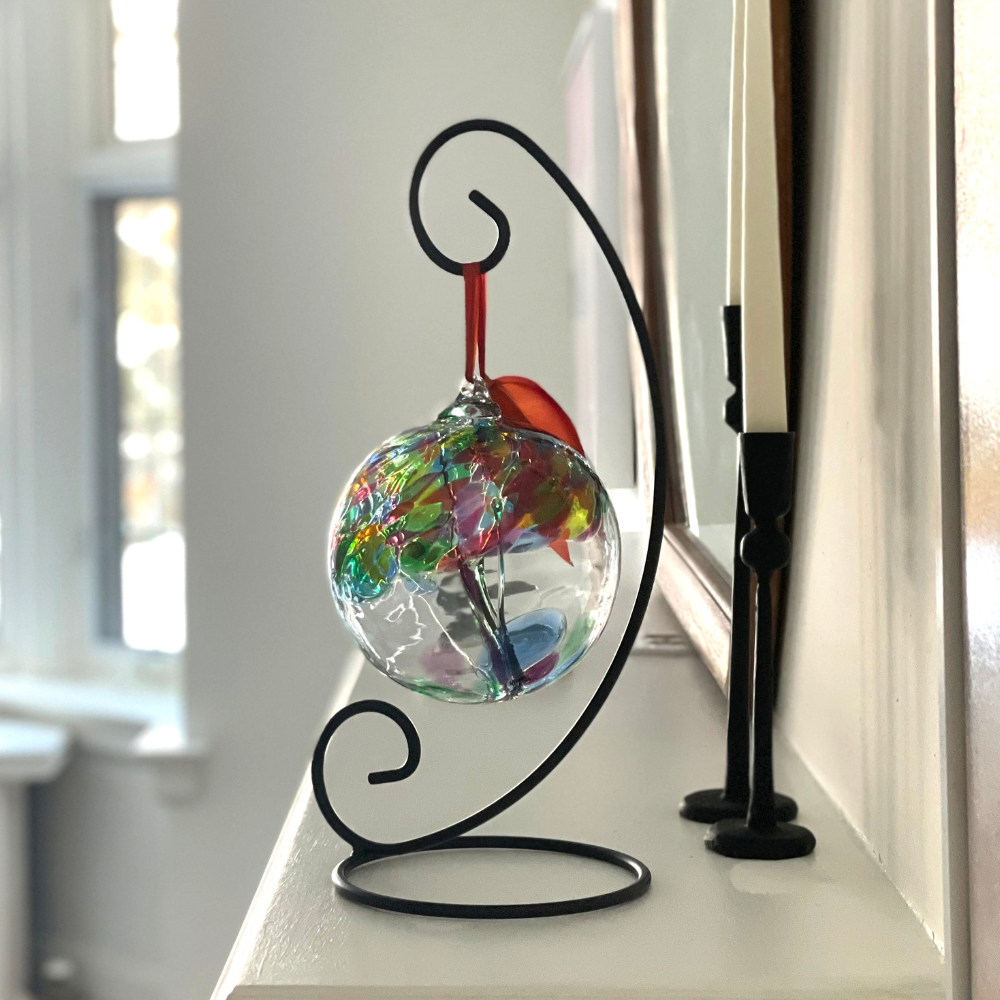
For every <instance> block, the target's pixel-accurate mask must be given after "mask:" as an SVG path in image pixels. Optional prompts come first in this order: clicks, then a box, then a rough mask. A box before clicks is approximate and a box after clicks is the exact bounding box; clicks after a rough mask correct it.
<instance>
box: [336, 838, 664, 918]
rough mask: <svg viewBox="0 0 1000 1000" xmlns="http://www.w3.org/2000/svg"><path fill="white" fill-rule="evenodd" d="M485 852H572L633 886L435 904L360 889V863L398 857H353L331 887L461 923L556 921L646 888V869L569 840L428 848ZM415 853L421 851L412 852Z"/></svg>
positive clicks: (364, 900)
mask: <svg viewBox="0 0 1000 1000" xmlns="http://www.w3.org/2000/svg"><path fill="white" fill-rule="evenodd" d="M469 848H472V849H480V850H482V849H487V850H496V849H499V850H507V851H548V852H549V853H551V854H572V855H575V856H576V857H580V858H590V859H592V860H593V861H603V862H604V863H605V864H609V865H613V866H614V867H615V868H621V869H623V870H624V871H627V872H628V873H629V874H630V875H632V876H633V878H634V879H635V881H634V882H632V883H630V884H629V885H626V886H624V887H623V888H621V889H615V890H614V891H613V892H602V893H600V894H598V895H596V896H582V897H580V898H579V899H558V900H554V901H552V902H548V903H438V902H431V901H430V900H423V899H402V898H400V897H398V896H386V895H383V894H382V893H378V892H371V891H370V890H368V889H362V888H361V887H360V886H357V885H355V884H354V883H353V882H351V880H350V875H351V872H353V871H356V870H357V869H358V868H360V867H362V865H368V864H373V863H374V862H376V861H380V860H384V859H385V858H387V857H401V856H402V855H398V854H390V855H384V854H383V855H364V854H352V855H351V856H350V857H349V858H346V859H345V860H344V861H342V862H341V863H340V864H339V865H338V866H337V867H336V868H335V869H334V872H333V884H334V886H335V887H336V890H337V893H338V895H341V896H343V897H344V898H345V899H350V900H352V901H353V902H355V903H361V904H363V905H364V906H372V907H375V908H376V909H379V910H393V911H395V912H397V913H412V914H415V915H416V916H422V917H459V918H462V919H465V920H511V919H514V918H518V917H559V916H565V915H566V914H569V913H586V912H587V911H588V910H603V909H605V908H607V907H609V906H619V905H620V904H622V903H628V902H631V901H632V900H633V899H638V898H639V897H640V896H642V895H643V894H644V893H645V892H646V890H647V889H649V883H650V874H649V869H648V868H647V867H646V866H645V865H644V864H643V863H642V862H641V861H637V860H636V859H635V858H633V857H630V856H629V855H628V854H622V853H621V851H613V850H611V849H610V848H607V847H596V846H595V845H593V844H578V843H576V842H575V841H572V840H551V839H549V838H548V837H501V836H496V837H470V836H466V837H458V838H456V839H455V840H450V841H447V842H446V843H443V844H438V845H437V846H436V847H431V848H428V850H432V851H454V850H460V849H469ZM410 853H414V854H418V853H421V852H419V851H414V852H410Z"/></svg>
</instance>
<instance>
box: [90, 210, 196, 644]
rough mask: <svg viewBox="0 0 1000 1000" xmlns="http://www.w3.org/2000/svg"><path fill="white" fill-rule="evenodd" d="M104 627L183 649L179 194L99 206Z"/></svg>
mask: <svg viewBox="0 0 1000 1000" xmlns="http://www.w3.org/2000/svg"><path fill="white" fill-rule="evenodd" d="M95 215H96V228H97V237H98V248H99V249H98V258H97V266H98V284H99V291H98V295H99V298H102V297H103V298H105V299H106V300H110V301H106V302H105V303H104V305H103V308H101V309H100V314H101V316H102V317H104V323H103V327H104V329H103V330H102V331H101V337H100V338H99V340H100V342H99V351H98V355H99V365H100V371H99V373H98V385H99V392H100V396H101V400H100V402H101V408H100V409H101V426H100V433H99V447H100V451H101V459H102V460H101V463H100V466H101V492H102V497H101V519H102V525H101V536H102V541H103V544H102V551H101V558H102V566H101V580H102V588H101V590H102V594H101V626H102V629H101V631H102V633H103V635H104V637H105V638H109V639H121V640H123V641H124V642H125V644H126V645H127V646H130V647H132V648H133V649H143V650H159V651H162V652H178V651H180V650H181V649H183V647H184V636H185V614H184V527H183V513H182V476H183V464H182V459H183V438H182V426H181V383H180V328H179V315H178V313H179V309H178V287H177V285H178V261H177V233H178V225H179V211H178V206H177V202H176V200H175V199H173V198H121V199H117V200H109V201H99V202H98V203H97V211H96V213H95Z"/></svg>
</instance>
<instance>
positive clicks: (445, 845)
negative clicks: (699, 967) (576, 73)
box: [312, 118, 667, 919]
mask: <svg viewBox="0 0 1000 1000" xmlns="http://www.w3.org/2000/svg"><path fill="white" fill-rule="evenodd" d="M467 132H493V133H496V134H498V135H502V136H505V137H506V138H508V139H511V140H513V141H514V142H516V143H517V144H518V145H519V146H520V147H521V148H522V149H524V150H525V151H526V152H527V153H528V154H529V155H530V156H531V157H532V158H533V159H534V160H535V161H536V162H537V163H538V164H539V165H540V166H541V167H542V169H543V170H545V171H546V173H547V174H548V175H549V176H550V177H551V178H552V179H553V180H554V181H555V182H556V184H557V185H558V186H559V188H560V189H561V190H562V192H563V193H564V194H565V195H566V196H567V197H568V198H569V200H570V201H571V202H572V203H573V206H574V208H576V210H577V211H578V212H579V213H580V215H581V217H582V218H583V220H584V222H586V224H587V226H588V228H589V229H590V231H591V233H592V234H593V235H594V238H595V239H596V241H597V244H598V246H599V247H600V248H601V251H602V252H603V254H604V256H605V258H606V259H607V261H608V265H609V266H610V267H611V270H612V272H613V274H614V276H615V279H616V281H617V282H618V287H619V289H620V291H621V293H622V296H623V297H624V299H625V304H626V306H627V307H628V311H629V316H630V317H631V319H632V325H633V327H634V328H635V333H636V337H637V338H638V341H639V348H640V351H641V353H642V360H643V366H644V369H645V374H646V380H647V382H648V385H649V394H650V402H651V410H652V423H653V437H654V445H655V460H654V471H653V495H652V519H651V524H650V533H649V543H648V545H647V548H646V559H645V563H644V565H643V571H642V577H641V578H640V581H639V589H638V593H637V595H636V599H635V604H634V606H633V608H632V614H631V615H630V617H629V620H628V623H627V625H626V626H625V630H624V633H623V635H622V639H621V641H620V643H619V646H618V650H617V651H616V653H615V655H614V657H613V658H612V661H611V664H610V666H609V667H608V669H607V672H606V673H605V675H604V678H603V679H602V681H601V683H600V685H599V686H598V688H597V690H596V691H595V692H594V695H593V696H592V697H591V700H590V702H589V703H588V704H587V706H586V708H584V710H583V712H582V713H581V714H580V717H579V718H578V719H577V720H576V722H575V723H574V724H573V726H572V727H571V728H570V730H569V732H568V733H566V735H565V736H564V737H563V738H562V740H560V742H559V744H558V745H557V746H556V747H555V749H554V750H553V751H552V752H551V753H550V754H549V755H548V756H547V757H546V758H545V759H544V760H543V761H542V762H541V763H540V764H539V765H538V767H536V768H535V770H534V771H532V772H531V773H530V774H529V775H528V776H527V777H526V778H524V779H523V780H522V781H520V782H519V783H518V784H517V785H515V786H514V787H513V788H512V789H510V791H508V792H506V793H505V794H504V795H501V796H500V797H499V798H498V799H496V800H495V801H493V802H491V803H490V804H489V805H487V806H485V807H484V808H482V809H480V810H478V811H477V812H475V813H473V814H472V815H470V816H467V817H466V818H465V819H463V820H460V821H458V822H457V823H452V824H451V825H450V826H446V827H443V828H442V829H440V830H436V831H434V832H433V833H428V834H424V835H423V836H420V837H413V838H411V839H409V840H401V841H395V842H382V841H377V840H371V839H369V838H368V837H365V836H363V835H362V834H360V833H358V832H357V831H356V830H353V829H351V827H349V826H348V825H347V824H346V823H345V822H344V821H343V819H341V817H340V816H339V815H338V814H337V812H336V810H335V809H334V808H333V805H332V803H331V801H330V797H329V795H328V793H327V788H326V781H325V778H324V774H323V768H324V764H325V761H326V753H327V748H328V747H329V744H330V741H331V740H332V739H333V735H334V733H335V732H336V731H337V730H338V729H339V728H340V727H341V726H342V725H343V724H344V723H345V722H347V721H348V720H349V719H351V718H353V717H354V716H356V715H361V714H371V713H374V714H378V715H383V716H385V717H386V718H388V719H390V720H391V721H392V722H394V723H395V724H396V725H397V726H398V727H399V729H400V730H401V731H402V733H403V736H404V737H405V738H406V745H407V757H406V761H405V763H404V764H403V765H402V766H400V767H398V768H394V769H391V770H385V771H373V772H371V773H370V774H369V775H368V781H369V783H370V784H373V785H375V784H384V783H387V782H394V781H402V780H404V779H406V778H408V777H409V776H410V775H412V774H413V773H414V772H415V771H416V769H417V767H418V766H419V763H420V737H419V735H418V734H417V730H416V727H415V726H414V725H413V723H412V722H411V721H410V719H409V717H408V716H407V715H406V713H405V712H403V711H402V710H401V709H399V708H397V707H396V706H395V705H391V704H389V703H388V702H385V701H380V700H377V699H368V700H365V701H359V702H356V703H354V704H352V705H348V706H347V707H346V708H343V709H341V710H340V711H339V712H337V713H336V714H335V715H334V716H333V718H331V719H330V721H329V722H328V723H327V725H326V727H325V728H324V729H323V733H322V735H321V736H320V738H319V742H318V743H317V744H316V749H315V752H314V754H313V760H312V784H313V791H314V793H315V796H316V803H317V805H318V806H319V809H320V812H321V813H322V815H323V818H324V819H325V820H326V821H327V823H328V824H329V825H330V826H331V827H332V828H333V830H334V831H335V832H336V833H337V834H338V835H339V836H340V837H341V838H342V839H343V840H345V841H347V843H349V844H350V845H351V849H352V853H351V855H350V857H348V858H347V859H346V860H345V861H343V862H341V863H340V865H338V866H337V868H336V870H335V871H334V874H333V881H334V885H335V887H336V889H337V892H338V893H339V894H340V895H342V896H344V897H345V898H348V899H351V900H353V901H354V902H358V903H363V904H365V905H367V906H372V907H376V908H378V909H384V910H394V911H397V912H402V913H411V914H417V915H424V916H443V917H464V918H476V919H484V918H486V919H497V918H516V917H543V916H558V915H562V914H568V913H581V912H585V911H587V910H597V909H603V908H605V907H609V906H616V905H618V904H620V903H625V902H628V901H629V900H632V899H636V898H638V897H639V896H641V895H643V893H645V892H646V890H647V889H648V888H649V884H650V873H649V869H648V868H647V867H646V866H645V865H644V864H643V863H642V862H641V861H638V860H636V859H635V858H632V857H630V856H629V855H627V854H623V853H621V852H619V851H615V850H611V849H610V848H605V847H598V846H595V845H592V844H580V843H576V842H574V841H564V840H556V839H550V838H542V837H520V836H467V834H468V833H469V831H470V830H473V829H475V828H476V827H478V826H481V825H482V824H483V823H486V822H487V821H488V820H491V819H493V818H494V817H496V816H498V815H499V814H500V813H502V812H504V811H505V810H506V809H509V808H510V807H511V806H512V805H513V804H514V803H515V802H518V801H519V800H520V799H522V798H524V796H525V795H527V794H528V792H530V791H531V790H532V789H533V788H535V787H536V786H537V785H538V784H540V783H541V782H542V781H543V780H544V779H545V778H546V777H548V775H549V774H551V773H552V771H553V770H555V768H556V767H557V766H558V764H559V763H560V762H561V761H562V760H563V758H565V757H566V755H567V754H568V753H569V752H570V751H571V750H572V749H573V747H574V746H576V744H577V743H578V742H579V740H580V737H582V736H583V734H584V733H585V732H586V731H587V729H588V727H589V726H590V724H591V723H592V722H593V721H594V719H595V718H596V717H597V714H598V713H599V712H600V710H601V708H602V707H603V706H604V703H605V702H606V701H607V699H608V695H610V694H611V691H612V689H613V688H614V686H615V683H616V682H617V680H618V678H619V677H620V676H621V672H622V670H623V668H624V666H625V663H626V661H627V659H628V656H629V654H630V652H631V650H632V645H633V643H634V642H635V639H636V636H637V635H638V633H639V628H640V627H641V625H642V620H643V617H644V616H645V613H646V608H647V606H648V604H649V599H650V596H651V595H652V591H653V586H654V584H655V581H656V568H657V563H658V562H659V555H660V545H661V542H662V539H663V527H664V520H665V509H666V487H667V483H666V463H665V460H664V456H665V454H666V428H665V422H664V416H663V401H662V397H661V395H660V388H659V379H658V375H657V371H656V364H655V360H654V353H653V348H652V344H651V342H650V337H649V331H648V329H647V327H646V322H645V319H644V317H643V315H642V309H641V307H640V306H639V301H638V299H637V298H636V295H635V291H634V289H633V288H632V284H631V282H630V281H629V279H628V275H627V274H626V273H625V268H624V267H623V266H622V262H621V260H620V259H619V257H618V254H617V253H616V251H615V249H614V247H613V246H612V244H611V241H610V240H609V239H608V236H607V234H606V233H605V232H604V229H603V227H602V226H601V224H600V222H598V220H597V217H596V216H595V215H594V213H593V211H592V210H591V208H590V206H589V205H588V204H587V202H586V201H585V200H584V199H583V196H582V195H581V194H580V192H579V191H577V189H576V188H575V187H574V185H573V183H572V182H571V181H570V179H569V178H568V177H567V176H566V174H565V173H563V171H562V170H561V169H560V168H559V167H558V166H557V165H556V163H555V162H554V161H553V160H552V159H551V157H549V156H548V154H547V153H546V152H545V151H544V150H543V149H542V148H541V147H540V146H539V145H538V144H537V143H536V142H534V140H532V139H531V138H529V137H528V136H527V135H525V134H524V132H522V131H520V130H519V129H517V128H514V127H513V126H512V125H507V124H505V123H504V122H500V121H495V120H493V119H488V118H475V119H470V120H468V121H464V122H458V123H457V124H455V125H452V126H450V127H449V128H446V129H445V130H444V131H442V132H440V133H439V134H438V135H437V136H435V138H434V139H433V140H431V142H430V144H429V145H428V146H427V148H426V149H425V150H424V151H423V153H421V155H420V158H419V159H418V160H417V164H416V167H415V168H414V171H413V179H412V181H411V183H410V198H409V204H410V220H411V222H412V224H413V230H414V233H415V234H416V237H417V241H418V243H419V244H420V247H421V249H422V250H423V251H424V253H426V254H427V256H428V257H429V258H430V259H431V260H432V261H433V262H434V263H435V264H437V265H438V267H440V268H442V269H443V270H445V271H448V272H449V273H450V274H455V275H461V274H462V265H461V264H460V263H459V262H458V261H454V260H452V259H451V258H450V257H447V256H445V254H443V253H442V252H441V251H440V250H439V249H438V248H437V247H436V246H435V245H434V242H433V241H432V240H431V238H430V236H429V235H428V233H427V229H426V228H425V227H424V224H423V220H422V219H421V217H420V204H419V194H420V182H421V180H422V178H423V175H424V172H425V171H426V169H427V166H428V164H429V163H430V161H431V159H432V157H433V156H434V154H435V153H436V152H437V151H438V150H439V149H440V148H441V147H442V146H443V145H444V144H445V143H447V142H449V141H450V140H451V139H454V138H455V137H456V136H460V135H464V134H465V133H467ZM469 199H470V200H471V201H472V203H473V204H474V205H476V206H477V207H478V208H480V209H482V211H484V212H485V213H486V214H487V215H488V216H489V217H490V218H491V219H492V220H493V222H494V223H495V224H496V227H497V234H498V235H497V242H496V245H495V246H494V248H493V250H492V251H491V252H490V254H489V255H488V256H487V257H485V258H484V259H483V260H482V261H481V262H480V269H481V270H482V271H483V272H486V271H490V270H492V269H493V268H494V267H496V266H497V264H499V263H500V261H501V260H502V259H503V257H504V254H506V252H507V248H508V247H509V245H510V225H509V223H508V221H507V217H506V216H505V215H504V213H503V212H502V211H501V210H500V208H499V207H498V206H497V205H495V204H494V203H493V202H492V201H490V200H489V199H488V198H487V197H486V196H485V195H483V194H481V193H480V192H479V191H472V192H470V194H469ZM457 849H503V850H529V851H542V852H548V853H557V854H569V855H573V856H577V857H585V858H590V859H592V860H596V861H601V862H604V863H606V864H609V865H612V866H614V867H616V868H620V869H623V870H625V871H627V872H629V874H631V875H632V876H633V879H634V880H633V881H632V882H631V883H629V884H628V885H627V886H625V887H623V888H621V889H617V890H614V891H613V892H606V893H600V894H598V895H594V896H584V897H578V898H575V899H563V900H555V901H551V902H540V903H516V904H500V903H498V904H490V903H484V904H479V903H475V904H471V903H470V904H465V903H442V902H432V901H427V900H413V899H405V898H402V897H397V896H387V895H383V894H380V893H376V892H372V891H370V890H367V889H363V888H361V887H360V886H358V885H355V884H354V883H353V882H351V881H350V878H349V876H350V874H351V872H352V871H355V870H356V869H358V868H360V867H361V866H363V865H366V864H370V863H372V862H375V861H378V860H379V859H382V858H388V857H398V856H400V855H405V854H415V853H419V852H423V851H435V850H457Z"/></svg>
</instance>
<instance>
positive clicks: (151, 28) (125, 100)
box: [111, 0, 180, 141]
mask: <svg viewBox="0 0 1000 1000" xmlns="http://www.w3.org/2000/svg"><path fill="white" fill-rule="evenodd" d="M111 18H112V21H113V23H114V29H115V41H114V102H115V135H116V136H117V138H119V139H123V140H125V141H134V140H139V139H165V138H167V137H168V136H171V135H175V134H176V132H177V129H178V126H179V125H180V89H179V86H178V64H177V0H111Z"/></svg>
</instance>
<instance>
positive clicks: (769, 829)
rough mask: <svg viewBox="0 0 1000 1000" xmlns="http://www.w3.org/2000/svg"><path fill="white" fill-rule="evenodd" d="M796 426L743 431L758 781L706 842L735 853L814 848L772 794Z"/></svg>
mask: <svg viewBox="0 0 1000 1000" xmlns="http://www.w3.org/2000/svg"><path fill="white" fill-rule="evenodd" d="M794 443H795V435H794V434H785V433H761V432H758V433H743V434H740V469H741V471H742V481H743V498H744V502H745V504H746V510H747V513H748V514H749V516H750V519H751V520H752V521H753V525H754V527H753V528H752V529H751V530H750V532H749V533H748V534H747V535H746V536H745V537H744V539H743V542H742V545H741V546H740V554H741V555H742V557H743V562H744V563H746V565H747V566H749V567H750V569H752V570H753V572H754V573H755V574H756V577H757V621H756V638H755V647H754V699H753V786H752V791H751V794H750V806H749V809H748V811H747V815H746V817H745V818H743V819H723V820H720V821H719V822H717V823H715V824H714V825H713V826H712V827H710V828H709V830H708V833H707V834H706V835H705V844H706V846H707V847H708V848H709V849H710V850H713V851H715V852H716V853H717V854H724V855H726V857H730V858H757V859H760V860H766V861H776V860H780V859H784V858H801V857H804V856H805V855H807V854H811V853H812V851H813V849H814V848H815V847H816V838H815V837H814V836H813V834H812V832H811V831H809V830H807V829H806V828H805V827H804V826H797V825H796V824H794V823H788V822H783V821H782V820H781V819H780V818H779V815H778V810H777V803H776V799H775V794H774V762H773V726H774V643H773V641H772V635H773V628H774V606H773V602H772V601H771V577H772V576H773V575H774V574H775V573H776V572H777V571H778V570H779V569H781V568H782V567H783V566H787V565H788V558H789V555H790V554H791V544H790V543H789V541H788V537H787V536H786V535H785V533H784V532H783V531H782V530H781V529H780V528H779V527H778V520H779V518H781V517H783V516H784V515H785V514H787V513H788V511H789V509H790V508H791V506H792V460H793V448H794Z"/></svg>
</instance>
